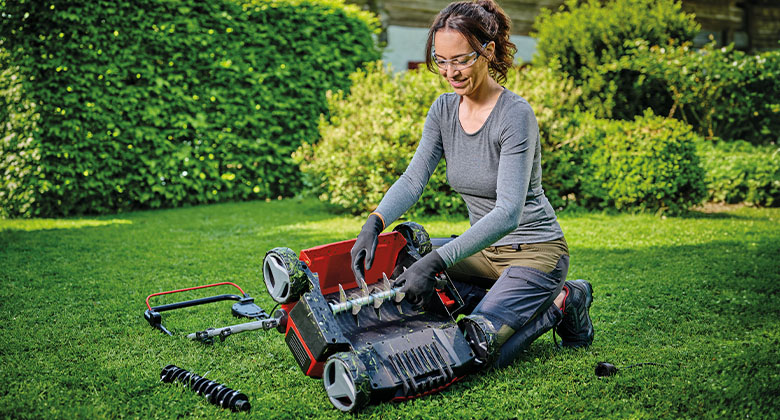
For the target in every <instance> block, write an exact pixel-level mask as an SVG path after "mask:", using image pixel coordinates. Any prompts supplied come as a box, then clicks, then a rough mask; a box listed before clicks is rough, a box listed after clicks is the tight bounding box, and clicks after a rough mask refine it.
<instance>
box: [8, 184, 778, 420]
mask: <svg viewBox="0 0 780 420" xmlns="http://www.w3.org/2000/svg"><path fill="white" fill-rule="evenodd" d="M417 221H418V222H421V223H422V224H423V225H424V226H426V228H427V229H428V231H429V233H430V234H431V235H432V236H444V235H449V234H451V233H459V232H461V231H463V230H464V229H465V228H466V227H467V223H466V222H463V221H457V222H456V221H447V220H444V219H438V218H432V219H426V220H417ZM561 225H562V226H563V228H564V231H565V232H566V236H567V240H568V242H569V246H570V248H571V254H572V265H571V271H570V273H569V277H570V278H572V279H573V278H585V279H588V280H589V281H591V282H592V284H593V286H594V290H595V300H594V303H593V307H592V309H591V315H592V317H593V321H594V323H595V328H596V339H595V342H594V344H593V346H591V347H590V348H589V349H586V350H581V351H558V350H555V348H554V347H553V345H552V339H551V337H550V335H549V334H547V335H544V336H542V337H541V338H540V339H539V340H538V341H536V342H535V343H534V344H533V345H532V346H531V347H530V349H529V350H528V352H527V354H526V355H525V356H524V357H522V358H521V359H520V360H519V361H518V362H517V363H515V364H514V365H512V366H511V367H509V368H507V369H504V370H502V371H493V372H487V373H483V374H478V375H474V376H472V377H469V378H467V379H466V380H463V381H461V382H459V383H457V384H455V385H454V386H452V387H450V388H448V389H447V390H445V391H444V392H441V393H439V394H436V395H433V396H430V397H426V398H422V399H417V400H413V401H410V402H407V403H400V404H394V403H387V404H382V405H379V406H373V407H369V408H368V409H366V410H365V411H364V412H363V413H361V414H359V415H357V416H355V417H357V418H408V417H416V418H436V419H438V418H472V417H473V418H499V419H500V418H513V417H517V418H564V417H568V418H626V417H629V418H666V417H674V418H743V417H750V418H777V417H776V416H777V415H778V414H777V413H778V409H780V400H778V398H777V395H780V357H779V353H778V348H779V347H780V294H779V293H778V291H780V209H751V208H741V209H735V210H731V211H728V212H721V213H715V214H704V213H695V214H693V215H691V216H689V217H685V218H663V219H662V218H658V217H655V216H652V215H602V214H573V215H563V216H561ZM360 226H361V220H359V219H356V218H352V217H346V216H336V215H332V214H330V213H327V212H326V211H325V208H324V207H323V206H322V205H321V204H319V203H317V202H314V201H308V200H303V201H299V200H284V201H274V202H252V203H237V204H222V205H212V206H202V207H194V208H185V209H177V210H163V211H146V212H134V213H127V214H119V215H113V216H109V217H97V218H84V219H63V220H26V221H23V220H0V281H1V282H2V291H0V293H1V294H2V296H1V297H0V302H1V303H0V331H2V339H3V344H2V345H0V355H2V360H1V361H2V363H0V380H1V381H2V385H0V416H2V417H15V418H35V419H39V418H73V417H79V418H93V417H131V418H172V417H179V416H190V415H191V416H195V417H206V418H234V417H236V416H237V415H236V414H232V413H231V412H230V411H227V410H223V409H220V408H218V407H216V406H213V405H210V404H208V403H207V402H206V401H205V400H204V399H203V398H201V397H199V396H197V395H195V394H194V393H192V392H190V391H188V390H186V389H184V388H182V387H180V386H175V385H169V384H163V383H160V382H159V374H160V370H161V368H162V367H163V366H165V365H167V364H171V363H172V364H176V365H178V366H181V367H183V368H185V369H189V370H192V371H194V372H196V373H198V374H200V375H206V376H207V377H208V378H210V379H213V380H216V381H219V382H223V383H225V384H227V385H228V386H230V387H232V388H234V389H240V390H241V391H243V392H244V393H246V394H247V395H249V397H250V402H251V404H252V411H251V413H250V414H249V416H250V417H253V418H263V419H264V418H302V417H307V418H322V419H333V418H337V417H345V418H349V417H352V416H350V415H342V414H340V413H339V412H337V411H336V410H335V409H333V408H332V407H331V405H330V403H329V402H328V401H327V397H326V395H325V392H324V390H323V389H322V384H321V382H320V381H319V380H314V379H310V378H307V377H305V376H304V375H303V374H302V373H301V372H300V369H299V368H298V366H297V364H296V363H295V361H294V359H293V357H292V355H291V353H290V352H289V350H288V349H287V347H286V345H285V344H284V340H283V336H282V335H281V334H279V333H277V332H276V331H266V332H250V333H244V334H239V335H236V336H233V337H230V338H229V339H228V340H227V341H225V342H222V343H219V342H218V343H215V344H214V345H211V346H205V345H202V344H199V343H194V342H190V341H188V340H187V339H186V338H184V337H183V336H182V335H180V336H177V337H175V338H171V337H167V336H165V335H163V334H161V333H160V332H159V331H157V330H154V329H152V328H150V327H149V325H148V324H147V323H146V321H145V320H144V319H143V311H144V309H145V304H144V299H145V298H146V296H147V295H148V294H150V293H154V292H158V291H162V290H169V289H174V288H182V287H187V286H193V285H198V284H205V283H209V282H217V281H233V282H236V283H238V284H239V285H241V286H242V287H243V288H244V289H245V290H246V291H247V292H249V293H250V294H251V295H253V296H255V297H257V298H258V301H259V303H260V305H261V306H263V307H264V308H265V309H266V310H268V311H270V309H271V308H272V307H273V302H272V301H271V300H270V298H268V297H267V295H266V292H265V286H264V285H263V283H262V280H261V278H260V276H259V268H260V266H261V262H262V258H263V255H264V254H265V252H266V251H267V250H268V249H270V248H273V247H276V246H287V247H290V248H292V249H294V250H295V251H296V252H298V251H300V250H301V249H304V248H308V247H312V246H315V245H320V244H324V243H328V242H333V241H338V240H343V239H350V238H353V237H354V236H355V235H356V234H357V232H358V231H359V229H360ZM217 292H219V291H217ZM213 293H214V291H213V289H212V291H210V292H208V291H207V292H203V293H199V292H192V293H191V294H189V295H187V296H186V297H187V298H194V297H197V296H205V295H207V294H213ZM221 293H232V291H231V290H229V289H227V288H226V289H222V291H221ZM181 298H184V296H177V297H176V298H175V299H168V300H166V299H165V298H160V299H159V300H156V301H154V302H153V304H160V303H164V302H166V301H172V300H176V299H181ZM229 308H230V304H229V303H222V304H213V305H211V306H210V307H207V308H197V309H188V310H180V311H176V312H174V313H166V314H165V315H164V323H165V324H166V326H168V327H169V328H170V329H172V330H174V331H176V332H179V333H184V332H192V331H195V330H200V329H204V328H206V327H209V326H222V325H227V324H228V323H231V322H234V318H232V317H231V316H230V309H229ZM601 360H606V361H610V362H612V363H613V364H615V365H618V366H624V365H628V364H632V363H638V362H655V363H661V364H663V365H665V366H642V367H637V368H633V369H630V370H623V371H621V372H620V373H619V374H618V376H616V377H612V378H607V379H599V378H597V377H596V376H595V375H594V373H593V369H594V366H595V364H596V362H597V361H601ZM241 418H243V415H242V417H241Z"/></svg>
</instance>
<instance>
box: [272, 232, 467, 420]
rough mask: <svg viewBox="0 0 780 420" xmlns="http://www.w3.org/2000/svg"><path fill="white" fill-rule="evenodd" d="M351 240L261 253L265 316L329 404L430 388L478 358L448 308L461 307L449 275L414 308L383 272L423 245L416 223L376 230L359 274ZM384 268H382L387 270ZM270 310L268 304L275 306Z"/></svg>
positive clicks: (394, 270) (398, 269) (361, 402)
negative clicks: (368, 263) (268, 300)
mask: <svg viewBox="0 0 780 420" xmlns="http://www.w3.org/2000/svg"><path fill="white" fill-rule="evenodd" d="M354 243H355V240H349V241H343V242H337V243H333V244H329V245H323V246H319V247H315V248H311V249H307V250H304V251H302V252H301V254H300V258H298V257H297V256H296V255H295V253H294V252H293V251H292V250H290V249H289V248H274V249H272V250H270V251H268V253H267V254H266V256H265V259H264V261H263V277H264V279H265V284H266V287H267V289H268V292H269V294H270V295H271V297H272V298H273V299H274V300H275V301H276V302H278V303H280V304H281V310H280V311H282V312H283V313H277V314H275V316H276V317H278V318H279V320H280V321H279V324H280V327H282V328H284V332H285V341H286V343H287V345H288V347H289V348H290V351H291V352H292V354H293V356H294V357H295V360H296V361H297V362H298V365H299V366H300V367H301V370H302V371H303V373H304V374H306V375H307V376H310V377H312V378H320V377H321V378H322V382H323V385H324V387H325V391H326V393H327V394H328V398H329V399H330V402H331V403H332V404H333V406H335V407H336V408H338V409H339V410H342V411H356V410H359V409H361V408H363V407H364V406H366V405H367V404H370V403H379V402H383V401H391V400H392V401H403V400H406V399H409V398H414V397H419V396H423V395H427V394H430V393H433V392H437V391H439V390H442V389H444V388H446V387H447V386H449V385H451V384H452V383H454V382H456V381H458V380H459V379H461V378H463V377H464V376H465V375H467V374H469V373H471V372H473V371H474V370H475V369H477V368H478V367H479V365H480V363H479V360H477V358H475V356H474V354H475V353H474V351H473V350H472V348H471V346H470V343H469V341H468V340H467V339H466V337H464V334H463V333H462V332H461V331H460V329H459V328H458V325H457V324H456V322H455V319H454V316H455V315H456V314H457V312H458V311H459V310H461V309H462V308H463V306H464V305H463V300H462V299H461V297H460V296H459V295H458V292H457V290H456V289H455V287H454V286H453V284H452V282H451V281H450V280H449V278H447V277H446V275H445V274H444V273H442V274H440V275H439V277H438V278H437V294H436V296H435V297H434V298H433V299H431V300H430V302H429V303H428V304H427V305H426V306H425V307H424V308H422V310H419V311H418V310H415V309H414V307H413V306H412V305H410V304H409V303H408V302H406V301H405V300H403V297H404V296H403V294H402V293H401V292H400V289H399V288H393V287H392V279H394V278H396V277H397V276H398V275H399V274H400V273H402V272H403V270H405V269H406V268H407V267H409V266H410V265H411V264H412V263H413V262H415V261H417V260H418V259H420V258H421V257H422V256H423V255H425V254H427V253H428V252H430V251H431V250H432V242H431V239H430V238H429V236H428V234H427V233H426V232H425V229H424V228H423V227H422V226H420V225H418V224H416V223H411V222H408V223H403V224H401V225H398V226H397V227H396V228H395V229H394V231H393V232H390V233H386V234H382V235H380V236H379V245H378V246H377V251H376V254H375V257H374V264H373V266H372V267H371V269H370V270H368V271H367V272H366V277H365V278H366V281H365V282H360V284H358V282H357V281H356V280H355V278H354V275H353V274H352V271H351V269H350V249H351V248H352V246H353V244H354ZM388 273H389V274H388ZM280 311H277V312H280Z"/></svg>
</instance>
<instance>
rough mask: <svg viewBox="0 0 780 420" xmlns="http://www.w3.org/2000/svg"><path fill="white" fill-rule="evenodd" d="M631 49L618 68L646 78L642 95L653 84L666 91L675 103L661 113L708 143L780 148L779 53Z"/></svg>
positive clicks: (635, 44)
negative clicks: (690, 128)
mask: <svg viewBox="0 0 780 420" xmlns="http://www.w3.org/2000/svg"><path fill="white" fill-rule="evenodd" d="M631 44H632V45H630V46H631V47H632V48H634V52H633V53H632V54H630V55H626V56H623V57H622V59H621V60H620V64H619V67H620V68H622V69H627V70H632V71H637V72H641V73H642V77H641V78H640V79H638V80H637V85H638V86H639V88H640V90H641V89H643V86H644V85H645V84H648V83H651V84H654V85H655V86H659V85H661V86H663V87H664V89H666V90H667V92H668V94H669V96H670V97H671V98H672V103H671V104H669V106H667V107H665V108H661V109H654V111H655V112H656V113H658V114H660V115H668V116H670V117H672V116H673V117H676V118H678V119H681V120H683V121H685V122H687V123H689V124H691V125H693V126H694V128H695V129H696V130H697V131H698V132H699V133H700V134H702V135H704V136H707V137H709V138H714V137H719V138H721V139H724V140H738V139H741V140H747V141H750V142H751V143H753V144H769V143H772V142H777V140H778V137H779V136H780V134H778V133H780V51H768V52H765V53H762V54H760V55H755V56H752V55H747V54H745V53H744V52H742V51H737V50H734V48H733V45H731V46H728V47H723V48H716V47H715V46H714V44H709V45H707V46H705V47H704V48H702V49H701V50H698V51H694V50H693V49H691V48H690V47H689V46H688V45H682V46H674V45H672V46H665V47H661V46H657V45H655V46H649V45H648V43H647V42H645V41H635V42H633V43H631ZM627 46H629V45H627Z"/></svg>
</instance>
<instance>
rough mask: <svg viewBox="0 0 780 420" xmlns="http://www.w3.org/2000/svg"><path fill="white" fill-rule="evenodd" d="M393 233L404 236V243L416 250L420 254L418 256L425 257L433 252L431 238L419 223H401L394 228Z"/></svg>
mask: <svg viewBox="0 0 780 420" xmlns="http://www.w3.org/2000/svg"><path fill="white" fill-rule="evenodd" d="M393 231H395V232H401V234H402V235H404V238H406V242H408V243H409V245H411V246H412V247H413V248H414V249H415V250H417V253H418V254H420V256H425V254H427V253H429V252H431V251H432V250H433V245H432V244H431V237H430V236H429V235H428V232H426V231H425V228H424V227H422V225H421V224H419V223H414V222H405V223H401V224H400V225H398V226H396V227H395V228H394V229H393Z"/></svg>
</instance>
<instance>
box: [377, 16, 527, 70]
mask: <svg viewBox="0 0 780 420" xmlns="http://www.w3.org/2000/svg"><path fill="white" fill-rule="evenodd" d="M427 38H428V29H427V28H409V27H405V26H393V25H391V26H389V27H388V28H387V48H385V53H384V55H383V57H382V59H383V60H384V62H385V63H386V64H389V65H390V66H391V67H392V68H393V70H395V71H403V70H406V69H407V66H408V63H409V62H410V61H425V57H424V55H425V41H426V40H427ZM511 39H512V42H514V43H515V45H517V54H516V55H515V62H517V63H522V62H529V61H531V57H532V56H533V53H534V51H535V50H536V40H535V39H534V38H531V37H530V36H523V35H512V37H511Z"/></svg>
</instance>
